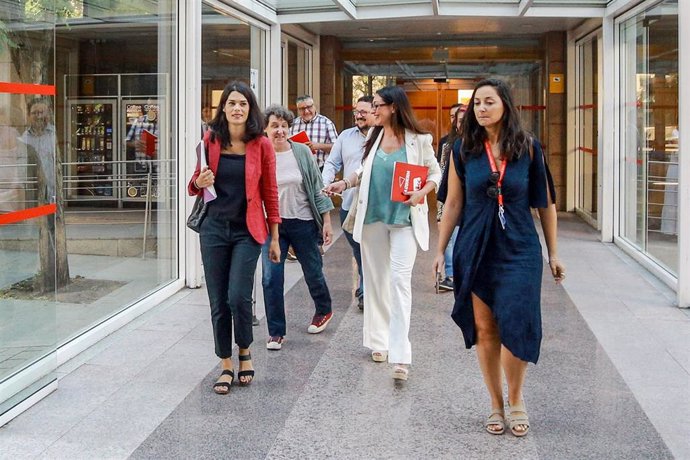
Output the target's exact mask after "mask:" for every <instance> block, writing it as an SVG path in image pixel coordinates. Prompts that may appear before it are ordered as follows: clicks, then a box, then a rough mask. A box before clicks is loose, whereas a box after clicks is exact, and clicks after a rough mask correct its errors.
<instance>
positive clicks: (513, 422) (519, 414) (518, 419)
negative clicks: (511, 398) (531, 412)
mask: <svg viewBox="0 0 690 460" xmlns="http://www.w3.org/2000/svg"><path fill="white" fill-rule="evenodd" d="M509 418H510V423H509V425H508V426H510V432H511V433H513V436H517V437H518V438H521V437H523V436H525V435H526V434H527V433H528V432H529V417H528V416H527V409H525V402H524V401H521V402H520V403H519V404H516V405H514V406H510V416H509ZM520 426H521V427H524V429H522V430H518V429H517V428H518V427H520Z"/></svg>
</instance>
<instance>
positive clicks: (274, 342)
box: [266, 336, 285, 350]
mask: <svg viewBox="0 0 690 460" xmlns="http://www.w3.org/2000/svg"><path fill="white" fill-rule="evenodd" d="M283 342H285V337H273V336H271V337H269V338H268V342H266V348H267V349H269V350H280V349H281V348H282V347H283Z"/></svg>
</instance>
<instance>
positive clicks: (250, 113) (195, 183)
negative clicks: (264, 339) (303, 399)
mask: <svg viewBox="0 0 690 460" xmlns="http://www.w3.org/2000/svg"><path fill="white" fill-rule="evenodd" d="M263 129H264V126H263V116H262V114H261V110H260V109H259V106H258V105H257V102H256V97H255V96H254V93H253V92H252V90H251V89H250V88H249V86H247V85H246V84H244V83H242V82H232V83H230V84H228V85H227V86H226V87H225V89H224V90H223V94H222V96H221V98H220V103H219V105H218V110H217V112H216V115H215V117H214V118H213V120H212V121H211V122H210V123H209V130H208V131H207V132H206V135H205V136H204V143H205V144H206V146H207V147H206V151H207V152H208V164H209V167H208V168H206V167H205V168H203V170H201V169H200V167H199V164H198V163H197V167H196V170H195V171H194V175H193V176H192V179H191V180H190V181H189V185H188V189H189V194H190V195H198V194H201V193H203V189H204V188H206V187H209V186H211V185H213V186H214V188H215V190H216V194H217V198H215V199H214V200H213V201H210V202H209V203H208V211H207V214H206V218H205V219H204V220H203V222H202V224H201V230H200V231H199V239H200V241H201V257H202V260H203V263H204V275H205V277H206V288H207V290H208V299H209V303H210V305H211V321H212V323H213V338H214V340H215V345H216V355H217V356H218V357H219V358H220V359H221V362H220V365H221V368H222V372H221V375H220V377H219V378H218V380H217V381H216V383H215V384H214V385H213V390H214V391H215V392H216V393H218V394H227V393H228V392H229V391H230V385H231V384H232V381H233V380H234V378H235V373H234V371H233V363H232V330H233V326H234V330H235V343H237V346H238V348H239V372H238V379H239V383H240V385H248V384H250V383H251V381H252V379H253V378H254V367H253V366H252V362H251V359H252V358H251V353H250V352H249V346H250V345H251V343H252V341H253V335H252V288H253V286H254V271H255V270H256V261H257V260H258V258H259V255H260V254H261V245H262V244H263V243H264V241H266V238H267V237H268V233H269V228H270V233H271V243H270V249H269V257H270V259H271V260H272V261H273V262H278V261H279V260H280V246H279V244H278V239H279V237H278V224H279V223H280V211H279V208H278V185H277V183H276V170H275V169H276V157H275V152H274V151H273V146H272V145H271V142H270V141H269V140H268V139H267V138H266V137H264V136H263ZM264 209H265V210H266V212H265V214H264Z"/></svg>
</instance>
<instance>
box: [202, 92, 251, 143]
mask: <svg viewBox="0 0 690 460" xmlns="http://www.w3.org/2000/svg"><path fill="white" fill-rule="evenodd" d="M233 91H237V92H238V93H240V94H241V95H243V96H244V97H246V98H247V102H248V103H249V117H248V118H247V124H246V129H245V132H244V137H243V138H242V141H243V142H249V141H252V140H254V139H256V138H257V137H261V136H263V134H264V117H263V114H262V113H261V109H259V104H258V103H257V101H256V96H255V95H254V91H252V89H251V88H250V87H249V85H247V84H246V83H244V82H241V81H233V82H230V83H228V84H227V85H226V86H225V88H224V89H223V94H222V95H221V96H220V101H219V102H218V109H217V110H216V115H215V116H214V117H213V120H211V121H210V122H209V124H208V126H209V128H210V129H211V137H210V140H211V142H215V140H216V137H218V139H220V141H221V148H226V147H229V146H231V145H232V143H231V142H230V129H229V128H228V118H227V117H226V116H225V111H224V110H223V109H224V108H225V103H226V102H227V101H228V97H229V96H230V93H232V92H233Z"/></svg>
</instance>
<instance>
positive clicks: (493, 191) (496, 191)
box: [486, 171, 501, 198]
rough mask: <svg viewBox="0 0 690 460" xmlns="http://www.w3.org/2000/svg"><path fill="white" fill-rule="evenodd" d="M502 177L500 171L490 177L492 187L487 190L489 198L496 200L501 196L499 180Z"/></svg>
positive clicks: (492, 172)
mask: <svg viewBox="0 0 690 460" xmlns="http://www.w3.org/2000/svg"><path fill="white" fill-rule="evenodd" d="M500 177H501V174H500V173H499V172H498V171H491V174H490V175H489V182H490V183H491V185H489V186H488V187H487V188H486V195H487V196H488V197H489V198H496V197H498V195H500V193H501V189H500V188H498V179H499V178H500Z"/></svg>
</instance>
